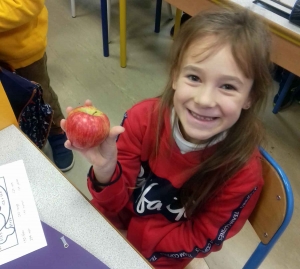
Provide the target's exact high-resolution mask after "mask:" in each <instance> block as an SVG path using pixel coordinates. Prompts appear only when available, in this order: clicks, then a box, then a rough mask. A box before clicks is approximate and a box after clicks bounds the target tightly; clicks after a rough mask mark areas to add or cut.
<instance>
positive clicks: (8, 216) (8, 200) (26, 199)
mask: <svg viewBox="0 0 300 269" xmlns="http://www.w3.org/2000/svg"><path fill="white" fill-rule="evenodd" d="M41 180H42V179H41ZM45 246H47V242H46V238H45V235H44V232H43V228H42V225H41V221H40V219H39V216H38V211H37V208H36V205H35V202H34V198H33V195H32V192H31V188H30V185H29V180H28V177H27V173H26V170H25V166H24V163H23V161H17V162H13V163H9V164H6V165H2V166H0V265H1V264H4V263H7V262H9V261H11V260H14V259H17V258H19V257H21V256H24V255H26V254H28V253H30V252H33V251H35V250H37V249H40V248H42V247H45Z"/></svg>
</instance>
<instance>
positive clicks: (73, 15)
mask: <svg viewBox="0 0 300 269" xmlns="http://www.w3.org/2000/svg"><path fill="white" fill-rule="evenodd" d="M71 15H72V17H73V18H75V17H76V9H75V0H71Z"/></svg>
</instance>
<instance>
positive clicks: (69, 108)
mask: <svg viewBox="0 0 300 269" xmlns="http://www.w3.org/2000/svg"><path fill="white" fill-rule="evenodd" d="M72 110H73V107H71V106H68V107H67V108H66V112H67V114H69V113H70V112H71V111H72Z"/></svg>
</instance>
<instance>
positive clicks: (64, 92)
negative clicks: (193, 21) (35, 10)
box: [46, 0, 300, 269]
mask: <svg viewBox="0 0 300 269" xmlns="http://www.w3.org/2000/svg"><path fill="white" fill-rule="evenodd" d="M155 2H156V1H153V0H152V1H151V0H144V1H138V0H130V1H127V15H128V18H127V30H128V32H127V42H128V43H127V52H128V55H127V57H128V65H127V68H121V67H120V65H119V17H118V16H119V13H118V1H117V0H112V7H111V30H110V40H111V43H110V47H109V48H110V57H108V58H104V57H103V56H102V36H101V19H100V7H99V0H76V6H77V11H76V13H77V17H76V18H71V14H70V0H51V1H50V0H48V1H46V6H47V7H48V10H49V35H48V49H47V54H48V70H49V74H50V78H51V84H52V87H53V89H54V90H55V91H56V93H57V94H58V96H59V100H60V104H61V107H62V108H63V110H65V108H66V107H67V106H73V107H75V106H78V105H81V104H83V102H84V100H85V99H91V100H92V101H93V102H94V104H95V106H96V107H98V108H99V109H101V110H103V111H104V112H105V113H106V114H107V115H108V116H109V118H110V120H111V125H117V124H120V122H121V120H122V116H123V113H124V112H125V110H126V109H128V108H129V107H131V106H132V105H133V104H134V103H136V102H138V101H140V100H142V99H144V98H147V97H152V96H156V95H158V94H159V93H160V92H161V90H162V89H163V87H164V85H165V83H166V77H167V72H166V60H167V57H168V53H169V48H170V46H171V44H172V39H171V38H170V36H169V30H170V28H171V26H172V25H173V22H170V21H168V15H167V14H168V13H167V7H166V4H165V3H163V11H162V24H161V27H162V30H161V33H160V34H155V33H154V32H153V29H154V14H155ZM273 95H274V92H273V93H271V98H270V101H269V102H268V105H267V108H266V111H265V112H264V113H262V120H263V122H264V124H265V127H266V130H267V144H266V146H265V147H266V148H267V150H268V151H269V152H270V153H271V155H272V156H273V157H274V158H275V159H276V160H277V162H278V163H279V164H280V165H281V166H282V167H283V169H284V170H285V171H286V173H287V175H288V177H289V178H290V181H291V184H292V186H293V190H294V196H295V210H294V216H293V219H292V222H291V224H290V226H289V227H288V229H287V230H286V232H285V233H284V235H283V236H282V237H281V239H280V240H279V241H278V243H277V244H276V246H275V247H274V249H273V250H272V251H271V253H270V254H269V256H268V257H267V259H266V260H265V261H264V263H263V264H262V265H261V267H260V268H262V269H284V268H289V269H292V268H294V269H296V268H299V264H300V255H297V254H298V253H299V246H300V243H299V242H300V233H299V224H300V208H299V205H300V179H299V175H300V165H299V161H300V143H299V141H300V128H299V126H300V117H299V115H300V105H298V104H294V105H292V106H291V107H290V108H288V109H287V110H284V111H282V112H280V113H279V114H277V115H274V114H272V112H271V110H272V96H273ZM88 169H89V164H88V163H87V162H86V161H85V160H83V159H82V158H81V157H80V156H78V155H77V154H76V153H75V166H74V168H73V169H72V170H71V171H69V172H67V173H66V177H67V178H68V179H69V180H70V181H71V182H72V183H73V184H74V185H75V186H76V187H77V188H78V189H79V190H80V191H81V192H82V193H83V194H84V195H86V196H87V197H90V195H89V193H88V190H87V187H86V174H87V171H88ZM257 242H258V239H257V237H256V235H255V234H254V233H253V231H252V230H251V227H249V225H248V224H246V225H245V227H244V228H243V230H242V231H241V232H240V233H239V234H238V235H237V236H236V237H234V238H233V239H230V240H228V241H226V242H225V243H224V246H223V248H222V250H221V251H220V252H218V253H213V254H211V255H210V256H209V257H207V258H206V259H205V262H204V260H195V261H193V262H192V263H191V264H190V265H189V266H188V268H189V269H195V268H200V269H201V268H210V269H227V268H228V269H234V268H242V265H243V263H244V262H245V260H246V259H247V257H248V256H249V255H250V253H251V252H252V251H253V250H254V248H255V246H256V244H257Z"/></svg>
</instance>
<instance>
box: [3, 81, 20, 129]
mask: <svg viewBox="0 0 300 269" xmlns="http://www.w3.org/2000/svg"><path fill="white" fill-rule="evenodd" d="M12 124H14V125H15V126H18V122H17V120H16V117H15V114H14V112H13V110H12V107H11V105H10V102H9V101H8V98H7V96H6V93H5V91H4V89H3V86H2V84H1V81H0V130H2V129H4V128H6V127H7V126H9V125H12Z"/></svg>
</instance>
